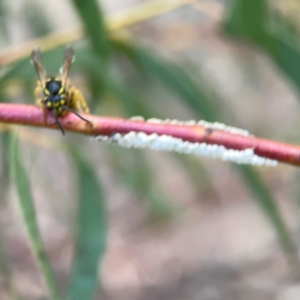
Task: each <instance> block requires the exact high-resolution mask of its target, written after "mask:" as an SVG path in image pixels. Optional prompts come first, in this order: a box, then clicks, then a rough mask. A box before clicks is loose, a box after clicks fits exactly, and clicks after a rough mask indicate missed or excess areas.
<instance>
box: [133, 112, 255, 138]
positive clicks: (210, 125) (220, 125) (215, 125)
mask: <svg viewBox="0 0 300 300" xmlns="http://www.w3.org/2000/svg"><path fill="white" fill-rule="evenodd" d="M131 120H134V121H145V119H144V118H143V117H141V116H135V117H132V118H131ZM146 122H148V123H153V124H171V125H185V126H196V125H199V126H203V127H205V128H209V129H215V130H222V131H226V132H229V133H232V134H238V135H243V136H250V134H249V132H248V131H247V130H244V129H240V128H236V127H232V126H227V125H225V124H223V123H219V122H214V123H210V122H206V121H204V120H200V121H198V122H197V121H195V120H190V121H178V120H176V119H174V120H172V119H165V120H161V119H156V118H151V119H148V120H146Z"/></svg>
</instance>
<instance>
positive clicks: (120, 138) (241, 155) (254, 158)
mask: <svg viewBox="0 0 300 300" xmlns="http://www.w3.org/2000/svg"><path fill="white" fill-rule="evenodd" d="M95 139H96V140H97V141H103V142H108V143H112V144H117V145H119V146H122V147H126V148H148V149H151V150H157V151H170V152H177V153H184V154H194V155H198V156H207V157H212V158H217V159H221V160H223V161H230V162H235V163H238V164H248V165H254V166H268V167H274V166H277V164H278V162H277V161H276V160H272V159H268V158H265V157H260V156H258V155H256V154H254V151H253V149H250V148H249V149H245V150H233V149H226V148H225V147H224V146H220V145H210V144H206V143H192V142H187V141H183V140H182V139H180V138H175V137H172V136H168V135H157V134H156V133H153V134H150V135H148V134H146V133H144V132H133V131H131V132H129V133H127V134H120V133H115V134H113V135H111V136H104V135H99V136H96V137H95Z"/></svg>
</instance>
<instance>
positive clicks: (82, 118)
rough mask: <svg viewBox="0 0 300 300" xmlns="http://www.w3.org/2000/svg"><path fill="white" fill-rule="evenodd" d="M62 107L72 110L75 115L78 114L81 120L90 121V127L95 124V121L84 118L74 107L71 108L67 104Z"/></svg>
mask: <svg viewBox="0 0 300 300" xmlns="http://www.w3.org/2000/svg"><path fill="white" fill-rule="evenodd" d="M62 108H63V109H65V110H68V111H70V112H71V113H73V114H74V115H76V116H77V117H78V118H80V119H81V120H83V121H85V122H87V123H89V125H90V127H92V126H93V123H92V122H91V121H89V120H87V119H86V118H84V117H83V116H81V115H80V114H79V113H78V112H77V111H76V110H74V109H72V108H70V107H68V106H66V105H63V106H62Z"/></svg>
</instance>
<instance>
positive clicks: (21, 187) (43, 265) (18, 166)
mask: <svg viewBox="0 0 300 300" xmlns="http://www.w3.org/2000/svg"><path fill="white" fill-rule="evenodd" d="M10 145H11V148H10V153H11V171H12V180H13V181H14V183H15V185H16V189H17V194H18V198H19V204H20V208H21V212H22V215H23V219H24V222H25V226H26V229H27V232H28V235H29V239H30V243H31V247H32V251H33V252H34V254H35V257H36V260H37V263H38V266H39V268H40V270H41V272H42V275H43V278H44V280H45V283H46V286H47V288H48V290H49V293H50V295H51V299H52V300H58V299H59V295H58V292H57V287H56V284H55V280H54V276H53V273H52V270H51V267H50V263H49V260H48V257H47V254H46V251H45V248H44V246H43V242H42V237H41V234H40V231H39V227H38V224H37V219H36V214H35V208H34V203H33V199H32V196H31V190H30V182H29V179H28V177H27V174H26V171H25V169H24V166H23V164H22V162H21V159H20V156H19V153H18V145H17V140H16V138H15V137H11V144H10Z"/></svg>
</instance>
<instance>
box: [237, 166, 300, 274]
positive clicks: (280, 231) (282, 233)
mask: <svg viewBox="0 0 300 300" xmlns="http://www.w3.org/2000/svg"><path fill="white" fill-rule="evenodd" d="M238 169H239V171H240V174H241V175H242V176H243V177H244V179H245V180H246V182H247V183H248V186H249V188H250V189H251V192H252V193H254V195H255V196H256V199H257V200H258V201H257V203H258V204H259V206H260V207H261V209H262V210H263V211H264V213H265V215H266V216H267V217H268V219H269V221H270V222H271V224H272V225H273V227H274V228H275V229H276V232H277V235H278V239H279V241H280V243H281V246H282V247H283V249H284V250H285V253H286V254H287V256H288V259H289V262H290V264H291V266H293V267H295V268H297V269H298V272H299V271H300V265H299V260H298V254H297V251H296V248H295V245H294V243H293V240H292V238H291V236H290V234H289V231H288V229H287V227H286V224H285V223H284V221H283V219H282V217H281V216H280V212H279V209H278V207H277V205H276V203H275V201H274V199H273V197H272V195H271V193H270V191H269V189H268V188H267V187H266V186H265V185H264V183H263V180H262V178H261V177H260V176H259V174H258V172H256V171H255V170H254V169H253V168H250V167H248V166H240V167H239V168H238Z"/></svg>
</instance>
